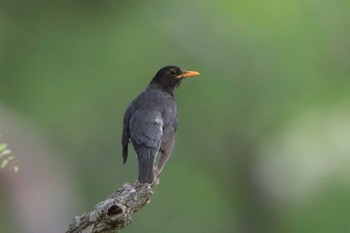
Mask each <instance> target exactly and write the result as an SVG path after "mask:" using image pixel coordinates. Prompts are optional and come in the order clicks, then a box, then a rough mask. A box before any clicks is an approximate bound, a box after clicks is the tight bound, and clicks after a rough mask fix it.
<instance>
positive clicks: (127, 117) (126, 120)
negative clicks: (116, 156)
mask: <svg viewBox="0 0 350 233" xmlns="http://www.w3.org/2000/svg"><path fill="white" fill-rule="evenodd" d="M134 112H135V107H134V102H132V103H131V104H130V105H129V106H128V108H127V109H126V111H125V114H124V120H123V133H122V147H123V151H122V155H123V163H125V162H126V160H127V159H128V144H129V138H130V131H129V124H130V120H131V117H132V116H133V114H134Z"/></svg>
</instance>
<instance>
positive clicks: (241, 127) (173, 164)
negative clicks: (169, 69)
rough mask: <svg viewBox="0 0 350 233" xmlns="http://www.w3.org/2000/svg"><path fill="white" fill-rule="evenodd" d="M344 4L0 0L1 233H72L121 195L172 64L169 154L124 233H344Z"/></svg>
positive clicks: (348, 144) (348, 23)
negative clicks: (130, 142) (159, 84)
mask: <svg viewBox="0 0 350 233" xmlns="http://www.w3.org/2000/svg"><path fill="white" fill-rule="evenodd" d="M349 12H350V1H345V0H340V1H331V0H328V1H327V0H321V1H315V0H286V1H274V0H268V1H243V0H238V1H191V0H187V1H184V0H182V1H159V0H158V1H157V0H153V1H133V0H130V1H107V0H100V1H92V0H85V1H53V0H46V1H39V0H31V1H13V0H1V1H0V133H1V134H2V138H1V140H2V141H5V142H7V143H8V144H9V147H10V148H12V150H13V153H14V155H16V157H17V158H18V160H19V165H20V172H19V173H18V174H13V173H11V172H9V171H8V170H2V171H0V172H1V173H0V188H1V193H0V205H1V210H0V232H10V233H12V232H28V233H32V232H33V233H38V232H39V233H40V232H63V231H64V230H65V229H66V228H67V226H68V223H69V222H70V221H71V219H72V217H73V216H75V215H80V214H82V213H83V212H87V211H89V210H90V209H92V208H93V206H94V205H95V203H97V202H98V201H101V200H103V199H104V198H105V197H107V196H108V195H110V194H111V193H112V192H113V191H114V190H116V189H117V188H118V187H120V186H121V185H122V184H123V182H125V181H129V182H132V181H134V180H135V179H136V176H137V171H136V166H137V164H136V158H135V156H134V152H133V150H132V154H131V156H130V159H129V161H128V163H127V164H126V165H124V166H123V165H122V159H121V153H120V151H121V145H120V139H121V126H122V117H123V114H124V111H125V109H126V107H127V105H128V104H129V102H130V101H131V100H132V99H133V98H134V97H135V96H136V95H137V94H138V93H140V92H141V91H142V90H143V89H144V88H145V87H146V85H147V84H148V82H149V81H150V79H151V78H152V77H153V75H154V74H155V73H156V71H157V70H158V69H159V68H160V67H162V66H164V65H170V64H173V65H179V66H181V67H183V68H184V69H188V70H197V71H199V72H200V73H201V76H199V77H197V78H193V79H189V80H185V81H184V82H183V84H182V85H181V87H180V88H179V89H178V90H177V93H176V97H177V104H178V107H179V128H178V133H177V144H176V147H175V151H174V153H173V155H172V157H171V159H170V161H169V163H168V164H167V166H166V167H165V169H164V172H163V174H162V176H161V183H160V185H159V186H157V187H156V189H155V195H154V196H153V199H152V202H151V203H150V204H149V205H147V206H146V207H145V208H144V209H142V211H140V212H138V213H136V214H135V215H134V222H133V223H132V224H131V225H129V226H128V227H127V228H126V229H125V230H124V232H143V233H146V232H167V233H173V232H174V233H175V232H201V233H206V232H208V233H209V232H239V233H264V232H266V233H270V232H283V233H299V232H300V233H304V232H305V233H311V232H317V233H323V232H324V233H330V232H337V233H340V232H344V233H345V232H347V233H348V232H350V219H349V217H350V172H349V162H350V109H349V106H350V92H349V90H350V88H349V87H350V86H349V85H350V66H349V61H350V14H349Z"/></svg>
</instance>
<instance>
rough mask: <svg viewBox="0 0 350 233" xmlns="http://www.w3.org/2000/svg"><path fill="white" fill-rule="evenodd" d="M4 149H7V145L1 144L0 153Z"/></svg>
mask: <svg viewBox="0 0 350 233" xmlns="http://www.w3.org/2000/svg"><path fill="white" fill-rule="evenodd" d="M6 147H7V144H6V143H1V144H0V151H3V150H5V149H6Z"/></svg>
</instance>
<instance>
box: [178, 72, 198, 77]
mask: <svg viewBox="0 0 350 233" xmlns="http://www.w3.org/2000/svg"><path fill="white" fill-rule="evenodd" d="M198 75H199V73H198V72H197V71H186V72H185V73H183V74H179V75H177V76H176V78H189V77H194V76H198Z"/></svg>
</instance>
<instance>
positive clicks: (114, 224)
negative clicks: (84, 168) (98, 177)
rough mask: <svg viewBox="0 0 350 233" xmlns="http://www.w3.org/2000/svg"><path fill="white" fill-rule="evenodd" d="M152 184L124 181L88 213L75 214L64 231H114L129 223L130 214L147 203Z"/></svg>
mask: <svg viewBox="0 0 350 233" xmlns="http://www.w3.org/2000/svg"><path fill="white" fill-rule="evenodd" d="M158 182H159V180H158V179H157V180H156V182H154V183H152V184H141V183H139V182H138V181H136V182H135V183H133V184H130V183H125V184H124V185H123V186H122V187H121V188H119V189H118V190H117V191H116V192H114V193H113V194H112V195H111V196H109V197H108V198H107V199H106V200H104V201H101V202H99V203H97V204H96V206H95V208H94V209H93V210H92V211H91V212H90V213H84V214H82V215H81V216H76V217H74V218H73V221H72V222H71V223H70V225H69V227H68V230H67V231H66V233H116V232H119V231H120V230H121V229H123V228H124V227H125V226H126V225H128V224H129V223H131V221H132V219H131V214H132V213H133V212H136V211H138V210H140V209H141V208H142V207H143V206H144V205H145V204H147V203H148V202H149V201H150V199H151V197H152V194H153V190H152V188H153V187H154V186H155V185H157V184H158Z"/></svg>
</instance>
